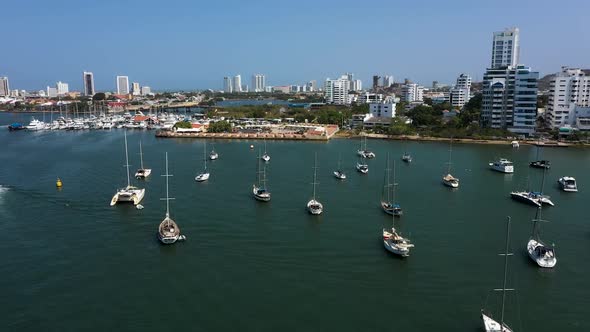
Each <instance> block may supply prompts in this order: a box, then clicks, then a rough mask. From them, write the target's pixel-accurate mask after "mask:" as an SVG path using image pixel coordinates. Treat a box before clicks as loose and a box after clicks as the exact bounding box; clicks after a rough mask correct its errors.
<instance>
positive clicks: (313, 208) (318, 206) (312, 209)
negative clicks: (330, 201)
mask: <svg viewBox="0 0 590 332" xmlns="http://www.w3.org/2000/svg"><path fill="white" fill-rule="evenodd" d="M317 163H318V155H317V153H316V154H315V158H314V163H313V183H312V185H313V196H312V198H311V199H310V200H309V202H307V211H309V213H311V214H314V215H318V214H321V213H322V212H323V211H324V206H323V205H322V203H320V202H319V201H318V200H317V199H316V197H315V187H316V185H317V184H318V181H317V170H318V166H317Z"/></svg>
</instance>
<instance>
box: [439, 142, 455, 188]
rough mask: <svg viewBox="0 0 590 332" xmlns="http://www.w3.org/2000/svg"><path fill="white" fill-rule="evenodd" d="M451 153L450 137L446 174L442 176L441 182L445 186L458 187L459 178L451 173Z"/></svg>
mask: <svg viewBox="0 0 590 332" xmlns="http://www.w3.org/2000/svg"><path fill="white" fill-rule="evenodd" d="M452 153H453V140H452V139H451V143H450V146H449V162H448V168H447V175H445V176H443V178H442V183H443V184H444V185H445V186H447V187H451V188H459V179H457V178H456V177H454V176H452V175H451V165H452V163H451V160H452V159H451V158H452Z"/></svg>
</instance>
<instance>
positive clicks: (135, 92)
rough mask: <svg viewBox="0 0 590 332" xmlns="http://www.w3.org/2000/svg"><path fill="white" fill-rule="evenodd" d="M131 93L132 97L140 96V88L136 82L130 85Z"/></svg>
mask: <svg viewBox="0 0 590 332" xmlns="http://www.w3.org/2000/svg"><path fill="white" fill-rule="evenodd" d="M131 93H132V94H133V95H134V96H139V95H141V87H140V86H139V83H137V82H133V83H132V84H131Z"/></svg>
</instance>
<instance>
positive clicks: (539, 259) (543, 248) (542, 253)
mask: <svg viewBox="0 0 590 332" xmlns="http://www.w3.org/2000/svg"><path fill="white" fill-rule="evenodd" d="M541 209H542V208H541V206H539V207H538V208H537V214H536V215H535V219H533V232H532V234H531V238H530V239H529V242H528V243H527V245H526V250H527V252H528V253H529V257H530V258H531V259H532V260H533V261H534V262H535V263H537V265H539V266H540V267H547V268H551V267H554V266H555V265H556V264H557V257H556V256H555V248H554V247H553V246H551V247H549V246H547V245H546V244H545V243H543V241H542V240H541V236H540V235H539V226H538V224H539V222H548V221H547V220H543V219H541Z"/></svg>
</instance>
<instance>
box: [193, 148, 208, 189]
mask: <svg viewBox="0 0 590 332" xmlns="http://www.w3.org/2000/svg"><path fill="white" fill-rule="evenodd" d="M206 153H207V143H205V142H203V165H204V168H203V172H202V173H200V174H199V175H197V176H196V177H195V181H197V182H203V181H207V180H209V172H208V171H207V156H206Z"/></svg>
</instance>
